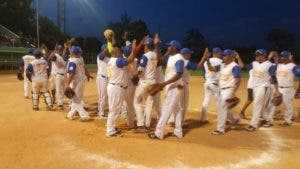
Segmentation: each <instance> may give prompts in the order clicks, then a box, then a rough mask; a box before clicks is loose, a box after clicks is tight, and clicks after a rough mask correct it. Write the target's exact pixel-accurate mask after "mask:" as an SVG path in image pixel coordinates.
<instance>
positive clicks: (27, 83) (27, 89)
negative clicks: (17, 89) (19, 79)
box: [24, 73, 31, 97]
mask: <svg viewBox="0 0 300 169" xmlns="http://www.w3.org/2000/svg"><path fill="white" fill-rule="evenodd" d="M30 92H31V82H30V81H29V80H28V78H27V77H26V73H24V96H25V97H29V94H30Z"/></svg>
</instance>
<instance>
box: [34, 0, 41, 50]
mask: <svg viewBox="0 0 300 169" xmlns="http://www.w3.org/2000/svg"><path fill="white" fill-rule="evenodd" d="M35 11H36V37H37V47H38V48H39V47H40V26H39V0H36V7H35Z"/></svg>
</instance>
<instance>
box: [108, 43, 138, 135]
mask: <svg viewBox="0 0 300 169" xmlns="http://www.w3.org/2000/svg"><path fill="white" fill-rule="evenodd" d="M135 46H136V41H135V40H134V41H133V43H132V52H131V55H130V56H129V57H128V58H124V57H123V56H122V52H121V49H120V48H118V47H113V49H112V51H111V59H110V61H109V62H108V64H107V75H108V79H109V82H108V86H107V94H108V105H109V113H108V118H107V124H106V126H107V128H106V136H107V137H117V136H122V133H121V131H120V130H118V129H116V127H115V126H116V124H115V123H116V120H117V118H118V116H119V114H120V113H121V110H122V105H123V102H124V94H125V90H126V88H127V85H128V84H127V82H128V80H127V77H126V66H127V65H128V63H131V62H133V61H134V58H135V54H134V50H135ZM130 117H131V116H128V121H132V122H133V119H129V118H130Z"/></svg>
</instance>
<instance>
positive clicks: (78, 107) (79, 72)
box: [66, 46, 90, 121]
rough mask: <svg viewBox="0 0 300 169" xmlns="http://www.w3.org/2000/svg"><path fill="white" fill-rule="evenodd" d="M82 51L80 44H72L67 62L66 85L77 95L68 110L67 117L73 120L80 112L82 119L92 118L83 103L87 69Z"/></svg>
mask: <svg viewBox="0 0 300 169" xmlns="http://www.w3.org/2000/svg"><path fill="white" fill-rule="evenodd" d="M81 52H82V50H81V48H80V47H78V46H72V47H71V48H70V58H69V61H68V64H67V78H66V86H68V87H67V88H71V89H72V90H73V91H74V92H75V96H74V97H73V98H72V100H71V110H70V111H69V112H68V114H67V118H68V119H70V120H73V119H74V115H75V114H76V113H77V112H78V114H79V116H80V121H88V120H90V116H89V113H88V112H87V111H86V110H85V109H84V106H83V104H82V103H83V91H84V78H85V69H84V62H83V59H82V57H81Z"/></svg>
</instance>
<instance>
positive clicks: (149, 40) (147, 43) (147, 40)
mask: <svg viewBox="0 0 300 169" xmlns="http://www.w3.org/2000/svg"><path fill="white" fill-rule="evenodd" d="M153 44H154V40H153V39H152V38H147V39H146V41H145V42H144V45H153Z"/></svg>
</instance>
